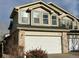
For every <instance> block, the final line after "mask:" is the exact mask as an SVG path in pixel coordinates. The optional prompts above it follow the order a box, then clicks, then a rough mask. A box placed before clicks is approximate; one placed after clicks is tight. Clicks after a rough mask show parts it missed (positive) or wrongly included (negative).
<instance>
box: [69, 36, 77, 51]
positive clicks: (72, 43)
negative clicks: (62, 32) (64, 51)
mask: <svg viewBox="0 0 79 59" xmlns="http://www.w3.org/2000/svg"><path fill="white" fill-rule="evenodd" d="M68 38H69V50H70V51H74V50H79V35H69V36H68Z"/></svg>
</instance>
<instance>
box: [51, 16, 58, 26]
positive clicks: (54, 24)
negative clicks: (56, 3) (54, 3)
mask: <svg viewBox="0 0 79 59" xmlns="http://www.w3.org/2000/svg"><path fill="white" fill-rule="evenodd" d="M51 20H52V21H51V22H52V25H53V26H57V25H58V19H57V15H52V16H51Z"/></svg>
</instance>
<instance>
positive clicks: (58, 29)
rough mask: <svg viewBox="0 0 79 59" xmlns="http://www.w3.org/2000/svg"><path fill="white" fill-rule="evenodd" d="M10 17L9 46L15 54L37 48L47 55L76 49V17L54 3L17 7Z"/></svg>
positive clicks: (78, 25) (78, 23) (78, 24)
mask: <svg viewBox="0 0 79 59" xmlns="http://www.w3.org/2000/svg"><path fill="white" fill-rule="evenodd" d="M10 18H11V19H12V21H11V22H10V26H9V30H10V38H9V42H8V47H9V48H10V50H11V51H12V52H13V54H14V55H15V51H17V49H18V54H17V55H19V54H21V52H24V53H25V52H26V51H29V50H33V49H40V48H41V49H42V50H45V51H46V52H47V53H48V54H61V53H68V52H69V51H72V50H78V49H79V44H78V41H79V19H78V18H77V17H75V16H73V15H72V14H70V13H69V12H67V11H65V10H64V9H62V8H60V7H58V6H57V5H55V4H53V3H48V4H47V3H45V2H43V1H37V2H33V3H28V4H25V5H21V6H17V7H15V8H14V9H13V11H12V13H11V16H10ZM9 53H11V52H9Z"/></svg>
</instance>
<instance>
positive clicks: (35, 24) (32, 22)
mask: <svg viewBox="0 0 79 59" xmlns="http://www.w3.org/2000/svg"><path fill="white" fill-rule="evenodd" d="M33 12H40V11H34V10H33V11H31V25H34V26H40V25H41V16H40V18H39V23H34V18H33Z"/></svg>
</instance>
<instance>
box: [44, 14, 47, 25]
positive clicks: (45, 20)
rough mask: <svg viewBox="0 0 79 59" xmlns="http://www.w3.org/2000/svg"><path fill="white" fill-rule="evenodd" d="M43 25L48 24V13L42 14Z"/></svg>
mask: <svg viewBox="0 0 79 59" xmlns="http://www.w3.org/2000/svg"><path fill="white" fill-rule="evenodd" d="M43 24H48V13H43Z"/></svg>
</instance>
